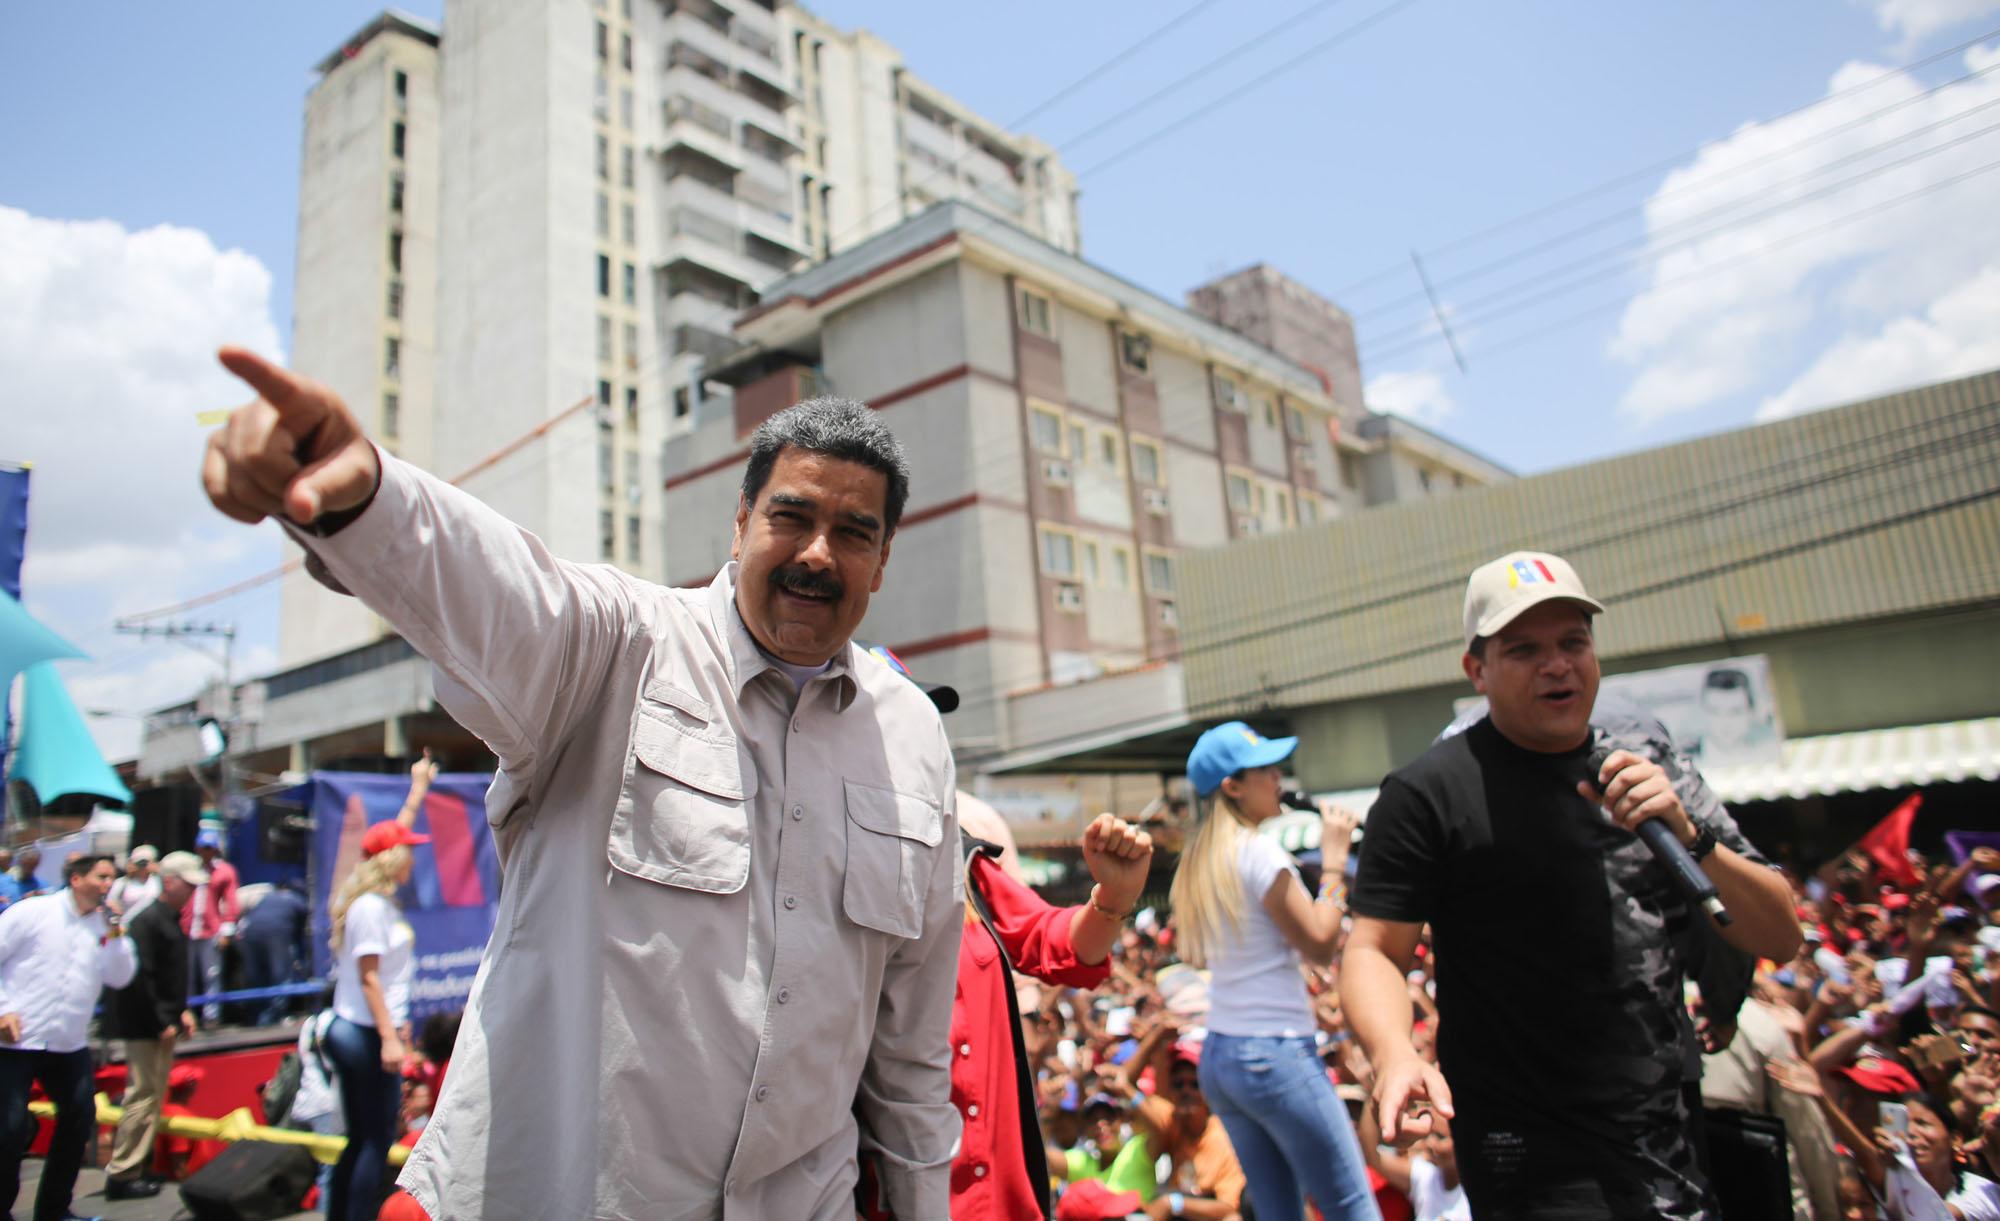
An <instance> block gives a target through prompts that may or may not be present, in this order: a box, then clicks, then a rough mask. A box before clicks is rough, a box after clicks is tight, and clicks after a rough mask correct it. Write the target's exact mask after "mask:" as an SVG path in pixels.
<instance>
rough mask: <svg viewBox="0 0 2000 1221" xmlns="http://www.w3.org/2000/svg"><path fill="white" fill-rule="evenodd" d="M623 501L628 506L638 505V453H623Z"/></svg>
mask: <svg viewBox="0 0 2000 1221" xmlns="http://www.w3.org/2000/svg"><path fill="white" fill-rule="evenodd" d="M625 500H626V502H627V503H629V504H638V503H639V451H638V450H636V449H628V450H626V451H625Z"/></svg>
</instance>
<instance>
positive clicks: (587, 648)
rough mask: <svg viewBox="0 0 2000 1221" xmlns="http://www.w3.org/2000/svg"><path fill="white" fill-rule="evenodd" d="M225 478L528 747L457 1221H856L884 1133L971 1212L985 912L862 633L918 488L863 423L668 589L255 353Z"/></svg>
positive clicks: (909, 1202)
mask: <svg viewBox="0 0 2000 1221" xmlns="http://www.w3.org/2000/svg"><path fill="white" fill-rule="evenodd" d="M222 360H223V363H224V364H225V365H226V366H227V367H228V368H229V369H230V370H231V371H232V372H234V373H236V374H237V375H238V376H240V377H242V378H243V379H244V380H245V381H246V382H248V383H249V384H250V385H251V387H252V388H253V389H255V390H256V391H257V393H258V395H259V396H260V397H259V398H258V400H257V401H256V402H253V403H251V404H250V405H249V406H247V407H244V408H242V409H240V410H238V411H236V412H235V413H234V414H233V415H232V416H231V418H230V420H229V422H228V424H226V425H225V426H224V427H223V428H222V429H221V430H220V431H219V432H217V433H216V435H215V436H214V437H213V438H211V440H210V443H209V448H208V453H207V455H206V458H205V464H204V470H203V481H204V484H205V486H206V488H207V490H208V493H209V496H210V498H211V499H212V500H213V501H214V503H215V505H216V507H217V508H219V509H221V510H222V511H223V512H224V513H226V514H228V515H230V516H232V517H235V518H237V519H238V520H242V521H256V520H259V519H261V518H263V517H267V516H268V517H278V518H280V520H282V521H284V522H285V523H286V524H287V526H288V527H289V528H290V529H291V530H292V532H293V533H294V535H295V536H296V537H298V538H299V539H300V540H301V542H303V543H304V545H305V546H306V547H307V549H308V552H309V554H310V557H311V561H312V563H313V565H314V567H315V568H316V569H319V570H323V572H324V574H325V576H324V578H323V579H326V580H327V581H328V583H329V584H333V585H335V586H336V587H341V588H344V589H346V590H351V591H353V592H354V593H355V594H356V595H358V596H359V597H360V598H361V599H362V600H363V601H364V602H366V603H367V604H368V605H369V607H370V608H372V609H373V610H375V611H376V612H377V613H378V614H380V615H381V616H382V617H383V618H384V619H386V620H388V622H389V623H390V624H392V625H393V626H394V627H395V628H396V629H397V630H398V631H400V632H401V633H402V634H403V635H404V636H405V637H406V638H408V639H409V640H410V642H411V643H412V644H413V645H415V646H416V647H417V649H418V650H420V651H421V652H422V653H423V654H424V655H425V656H426V657H428V658H430V659H431V661H432V663H433V665H434V666H435V667H436V671H437V693H438V699H439V702H440V703H442V704H444V705H445V707H446V708H447V709H449V710H450V712H451V713H452V715H453V716H455V717H457V718H458V720H459V721H460V722H461V723H463V724H465V725H466V726H468V727H469V728H471V729H473V730H475V731H476V732H477V733H479V735H480V736H481V737H482V738H484V739H485V741H486V742H487V743H488V744H489V745H490V746H491V747H492V749H493V751H494V753H495V754H496V755H497V756H498V758H499V760H500V768H499V772H498V774H497V775H496V776H495V777H494V781H493V787H492V789H491V791H490V792H489V794H488V796H487V807H486V808H487V815H488V817H489V819H491V821H492V822H493V824H494V826H495V828H496V835H497V838H498V840H499V843H500V849H501V853H502V861H503V864H504V867H505V884H504V886H503V888H502V895H501V903H500V911H499V916H498V919H497V922H496V924H495V927H494V931H493V937H492V940H491V942H490V943H489V945H488V947H487V953H486V957H485V960H484V962H483V963H482V964H481V966H480V971H479V977H478V980H477V982H476V983H475V984H474V987H473V991H472V996H471V999H470V1002H469V1004H468V1006H467V1009H466V1014H465V1023H464V1026H463V1027H462V1028H461V1031H460V1034H459V1040H458V1046H457V1050H456V1053H455V1054H454V1056H453V1058H452V1067H451V1074H450V1076H449V1077H448V1078H447V1081H446V1084H445V1088H444V1096H443V1097H442V1098H441V1099H440V1100H439V1103H438V1107H437V1112H436V1115H435V1117H434V1118H433V1119H432V1120H431V1122H430V1124H429V1126H428V1127H426V1128H425V1130H424V1135H423V1139H422V1140H421V1141H420V1142H419V1143H418V1144H417V1147H416V1149H415V1151H414V1152H413V1153H412V1155H411V1157H410V1161H409V1164H408V1166H407V1168H406V1169H405V1170H404V1172H403V1175H402V1179H401V1182H402V1185H403V1186H404V1188H405V1189H407V1190H408V1191H409V1192H410V1194H411V1195H412V1196H414V1197H415V1198H416V1200H417V1202H418V1203H420V1204H421V1205H422V1206H423V1207H424V1209H425V1210H426V1211H427V1212H428V1213H429V1214H430V1215H431V1216H432V1217H434V1218H438V1219H439V1221H444V1219H445V1218H450V1219H452V1221H460V1219H462V1218H479V1217H487V1218H523V1219H528V1218H533V1219H536V1221H540V1219H543V1218H557V1217H560V1218H572V1217H602V1218H632V1219H634V1221H637V1219H641V1218H643V1219H645V1221H683V1219H685V1221H695V1219H697V1218H699V1219H703V1221H706V1219H710V1218H722V1219H724V1221H738V1219H742V1221H807V1219H809V1221H826V1219H829V1218H838V1219H840V1221H849V1219H851V1218H852V1217H853V1215H854V1208H853V1185H854V1182H855V1177H856V1168H855V1163H854V1156H855V1149H856V1147H857V1145H858V1146H859V1147H860V1148H861V1149H862V1150H863V1151H864V1154H865V1155H869V1156H873V1157H875V1158H876V1159H878V1161H879V1165H880V1169H881V1176H880V1177H881V1179H882V1181H883V1184H884V1186H885V1188H886V1191H887V1195H888V1200H889V1204H890V1206H891V1208H892V1209H893V1211H894V1214H895V1216H896V1217H897V1218H898V1219H899V1221H943V1219H944V1218H945V1216H946V1211H947V1196H948V1190H949V1183H948V1174H949V1169H950V1164H951V1157H952V1147H953V1144H954V1143H955V1141H956V1139H957V1136H958V1118H957V1114H956V1112H955V1111H954V1110H953V1108H952V1105H951V1101H950V1076H949V1063H948V1046H947V1043H948V1038H947V1036H948V1030H949V1025H950V1020H951V1002H952V985H953V977H954V972H955V970H956V966H957V961H958V938H959V929H960V926H961V924H962V919H961V907H962V902H961V894H960V891H959V889H958V887H959V877H960V874H959V869H958V854H957V845H958V829H957V826H956V822H957V818H956V813H955V810H954V804H953V799H952V794H953V791H954V775H953V769H952V759H951V752H950V749H949V747H948V746H947V744H946V741H945V735H944V728H943V724H942V722H941V721H940V720H939V718H938V714H937V711H936V709H935V708H934V707H933V706H932V705H931V702H930V701H929V700H928V699H927V698H926V697H925V695H924V693H923V692H922V691H921V690H920V689H918V688H917V687H916V686H915V685H914V684H912V683H910V682H909V681H907V680H906V679H904V678H903V677H901V676H900V675H898V674H896V673H895V672H893V671H892V670H890V669H888V668H887V667H885V666H881V665H878V664H876V663H875V662H874V661H872V660H868V659H863V658H861V656H860V653H859V650H858V649H857V648H856V647H855V646H853V645H852V644H851V643H850V642H849V637H850V635H851V634H852V632H853V630H854V628H855V626H856V625H857V624H859V622H860V621H861V617H862V615H863V613H864V612H865V611H866V610H867V606H868V598H869V595H870V594H872V593H874V592H875V591H876V590H878V589H880V588H881V584H882V574H883V569H884V566H885V564H886V563H887V561H888V558H889V549H890V540H891V537H892V536H893V534H894V532H895V528H896V522H897V518H898V516H899V515H900V513H901V512H902V508H903V503H904V500H905V498H906V496H907V491H908V479H909V477H908V471H907V467H906V465H905V463H904V460H903V457H902V451H901V448H900V447H899V446H898V445H897V443H896V441H895V439H894V438H893V437H892V436H890V435H889V433H888V430H887V429H885V428H884V427H883V426H882V425H881V423H880V422H879V421H878V420H877V419H875V418H874V416H873V415H872V413H870V412H869V411H867V409H866V408H863V407H861V406H860V405H858V404H853V403H847V402H843V401H839V400H815V401H813V402H809V403H805V404H801V405H800V406H798V407H795V408H793V409H791V410H790V411H786V412H783V413H781V414H779V415H777V416H775V417H773V418H772V419H771V420H769V421H767V422H766V423H765V424H764V425H763V426H762V427H761V428H759V429H758V431H757V435H756V437H755V439H754V440H753V442H752V448H751V457H750V461H749V465H748V469H747V471H746V475H745V479H744V487H743V497H742V500H741V502H740V504H739V507H738V510H737V514H736V535H735V546H734V555H735V558H736V561H737V562H735V563H732V564H731V565H730V566H729V567H727V568H726V569H724V570H723V572H722V573H721V574H720V575H718V576H717V577H716V578H715V580H714V582H713V583H712V584H710V585H709V586H708V587H707V588H706V589H695V590H679V589H667V588H664V587H661V586H657V585H653V584H650V583H648V582H645V581H642V580H639V579H637V578H634V577H632V576H630V575H628V574H625V573H623V572H620V571H618V570H616V569H613V568H611V567H608V566H598V565H579V564H572V563H569V562H567V561H563V560H559V559H557V558H556V557H554V556H552V555H550V554H549V553H548V551H547V549H546V548H544V547H543V546H542V544H541V542H540V541H539V540H537V539H536V538H535V537H534V536H533V535H531V534H528V533H527V532H526V531H523V530H521V529H520V528H519V527H517V526H515V525H513V524H512V523H510V522H508V521H507V520H506V519H504V518H502V517H501V516H500V515H499V514H497V513H495V512H493V511H492V510H490V509H488V508H487V507H486V506H484V505H483V504H481V503H480V502H478V501H476V500H474V499H473V498H472V497H470V496H468V495H465V494H464V493H461V492H459V491H457V490H455V489H453V488H451V487H449V486H447V485H445V484H443V483H441V482H439V481H438V480H436V479H433V478H431V477H430V476H428V475H426V474H424V473H423V472H421V471H419V470H417V469H416V468H414V467H411V466H409V465H407V464H405V463H402V462H399V461H397V460H396V459H394V458H391V457H387V456H384V455H382V454H380V453H379V452H378V451H377V450H376V449H375V447H374V446H373V445H372V444H370V443H369V442H368V440H367V438H366V437H364V436H363V435H362V433H361V430H360V428H359V426H358V425H357V423H356V422H355V420H354V417H353V416H352V415H351V414H350V413H349V412H348V410H347V409H346V407H345V406H344V405H343V404H342V403H341V402H340V400H339V399H338V397H337V396H335V395H334V394H333V393H332V392H331V391H329V390H327V389H326V388H325V387H323V386H321V385H319V384H317V383H315V382H312V381H309V380H307V379H304V378H300V377H296V376H294V375H292V374H290V373H287V372H285V371H284V370H281V369H278V368H276V367H275V366H273V365H271V364H269V363H267V362H265V361H263V360H261V359H259V358H257V357H256V356H253V355H251V354H250V353H248V352H244V351H241V350H238V349H224V351H223V353H222Z"/></svg>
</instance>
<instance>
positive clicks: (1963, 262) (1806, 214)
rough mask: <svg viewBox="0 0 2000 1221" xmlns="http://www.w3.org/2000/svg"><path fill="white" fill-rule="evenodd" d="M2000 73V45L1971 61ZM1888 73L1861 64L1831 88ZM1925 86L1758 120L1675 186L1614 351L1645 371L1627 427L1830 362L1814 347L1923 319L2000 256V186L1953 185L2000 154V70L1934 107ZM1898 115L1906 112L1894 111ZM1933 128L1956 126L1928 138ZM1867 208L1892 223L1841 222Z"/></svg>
mask: <svg viewBox="0 0 2000 1221" xmlns="http://www.w3.org/2000/svg"><path fill="white" fill-rule="evenodd" d="M1995 62H2000V48H1996V49H1992V50H1975V51H1973V52H1971V53H1968V54H1967V56H1966V63H1967V65H1968V66H1969V67H1971V68H1973V69H1980V68H1985V67H1988V66H1990V65H1992V64H1994V63H1995ZM1884 72H1885V69H1884V68H1882V67H1880V66H1876V65H1871V64H1861V63H1851V64H1848V65H1846V66H1844V67H1842V68H1841V69H1840V70H1839V71H1838V72H1836V73H1835V74H1834V75H1833V78H1832V80H1831V82H1830V83H1829V85H1828V89H1827V92H1828V94H1829V95H1832V94H1839V93H1843V92H1845V91H1847V90H1849V89H1852V88H1854V87H1855V86H1857V85H1860V84H1863V83H1864V82H1868V81H1872V80H1876V79H1877V78H1883V74H1884ZM1925 88H1926V86H1924V85H1923V84H1921V83H1919V82H1918V81H1917V80H1915V79H1913V78H1911V77H1909V76H1907V75H1904V74H1900V73H1896V74H1893V75H1890V76H1888V77H1886V78H1883V79H1882V80H1881V83H1879V84H1876V85H1874V86H1872V87H1870V88H1868V89H1865V90H1862V91H1860V92H1857V93H1854V94H1852V95H1851V96H1845V97H1839V98H1836V99H1833V100H1830V101H1828V102H1826V103H1825V104H1824V105H1821V106H1818V107H1815V108H1813V109H1811V110H1808V111H1805V112H1802V113H1797V114H1793V115H1791V116H1788V117H1785V118H1782V119H1778V120H1775V121H1772V122H1769V123H1750V124H1745V125H1744V126H1742V127H1740V128H1738V129H1737V130H1736V131H1735V132H1733V133H1731V134H1730V135H1729V136H1728V137H1726V138H1724V139H1722V140H1718V141H1716V142H1715V143H1713V144H1710V145H1709V146H1707V147H1706V148H1704V149H1703V150H1702V151H1701V152H1700V153H1699V154H1697V155H1696V157H1695V158H1694V160H1693V161H1691V162H1690V163H1689V164H1687V165H1685V166H1683V167H1681V168H1679V169H1677V170H1675V171H1674V172H1673V173H1671V174H1669V175H1668V176H1667V178H1666V180H1665V181H1664V182H1662V183H1661V184H1660V187H1659V189H1658V190H1657V191H1656V192H1655V193H1654V194H1653V196H1652V197H1651V198H1650V199H1649V200H1648V201H1647V204H1646V226H1647V234H1648V237H1649V239H1650V256H1649V258H1648V259H1647V260H1646V261H1645V263H1644V265H1643V266H1644V275H1645V279H1646V286H1645V287H1644V288H1643V289H1642V290H1641V291H1640V292H1639V293H1638V294H1637V295H1636V296H1635V297H1634V299H1633V300H1632V302H1631V303H1630V304H1629V305H1628V306H1627V307H1626V310H1625V313H1624V316H1623V318H1622V319H1621V321H1620V324H1619V328H1618V332H1617V335H1616V336H1615V337H1614V338H1613V339H1612V341H1611V343H1610V346H1609V351H1610V355H1611V356H1612V357H1613V358H1615V359H1617V360H1619V361H1622V362H1624V363H1626V364H1628V365H1630V366H1632V367H1633V369H1634V375H1633V380H1632V383H1631V385H1630V386H1629V387H1628V389H1627V390H1626V393H1625V395H1624V397H1623V399H1622V400H1621V402H1620V404H1619V406H1620V410H1621V412H1622V413H1623V414H1624V415H1625V416H1626V418H1627V419H1630V420H1632V421H1634V422H1636V423H1639V424H1642V425H1643V424H1649V423H1652V422H1654V421H1657V420H1659V419H1662V418H1664V417H1667V416H1671V415H1674V414H1677V413H1680V412H1684V411H1690V410H1694V409H1697V408H1701V407H1706V406H1710V405H1712V404H1715V403H1717V402H1720V401H1726V400H1727V399H1729V398H1730V397H1731V396H1735V395H1741V394H1743V393H1745V392H1746V391H1751V390H1754V389H1756V388H1757V387H1758V386H1759V385H1760V384H1763V385H1768V384H1770V382H1771V380H1772V379H1775V378H1777V377H1780V376H1782V375H1783V373H1784V371H1785V370H1786V369H1787V368H1788V367H1791V368H1795V367H1797V365H1798V363H1800V358H1801V356H1802V355H1803V356H1804V358H1805V360H1806V361H1810V360H1811V359H1812V358H1813V356H1814V355H1815V354H1814V353H1812V352H1811V351H1810V350H1808V351H1805V352H1803V353H1801V352H1800V350H1799V349H1800V347H1801V345H1804V344H1808V343H1809V342H1811V341H1812V340H1813V339H1814V338H1815V337H1819V338H1822V339H1823V337H1824V336H1825V335H1826V334H1828V333H1831V334H1835V335H1838V334H1843V333H1853V332H1857V331H1859V332H1865V331H1870V330H1874V329H1877V328H1879V327H1880V326H1882V325H1883V324H1885V323H1886V322H1887V321H1888V320H1889V319H1891V318H1894V317H1897V316H1898V315H1900V314H1906V313H1911V312H1917V313H1921V312H1923V311H1925V310H1927V309H1928V308H1929V307H1930V306H1931V304H1932V303H1933V302H1935V301H1937V300H1938V299H1939V298H1940V297H1941V295H1942V294H1944V293H1946V292H1947V291H1949V290H1951V289H1952V288H1954V287H1955V286H1957V285H1959V284H1960V283H1961V282H1963V280H1964V278H1965V274H1966V269H1967V268H1968V267H1979V266H1983V265H1985V264H1986V263H1988V262H1990V261H1993V260H1996V259H2000V226H1995V225H1993V224H1992V223H1991V215H1990V214H1991V206H1992V199H1993V191H1994V189H1995V182H1996V181H2000V175H1996V174H1988V175H1985V176H1981V177H1975V178H1971V179H1968V180H1966V181H1964V182H1962V183H1957V184H1952V185H1941V184H1944V183H1945V182H1946V180H1948V179H1952V178H1955V177H1957V176H1960V175H1964V174H1967V173H1968V172H1971V171H1975V170H1979V169H1981V168H1982V167H1985V166H1988V165H1990V164H1991V163H1992V162H1994V160H1995V159H1996V157H2000V127H1996V122H2000V73H1994V74H1992V75H1989V76H1986V77H1981V78H1977V79H1974V80H1968V81H1964V82H1961V83H1959V84H1956V85H1952V86H1950V87H1949V88H1945V89H1941V90H1939V91H1938V92H1936V93H1934V94H1931V95H1929V96H1927V97H1926V96H1922V95H1923V93H1924V90H1925ZM1894 103H1903V104H1902V105H1900V106H1898V107H1897V108H1896V109H1895V110H1893V111H1891V112H1889V113H1886V114H1877V113H1876V112H1878V111H1882V110H1884V109H1885V108H1887V107H1889V106H1891V105H1892V104H1894ZM1989 104H1994V105H1993V107H1992V108H1989V109H1984V110H1978V111H1976V112H1974V108H1977V107H1983V106H1988V105H1989ZM1960 116H1963V117H1960ZM1848 124H1852V125H1853V126H1852V128H1851V129H1850V130H1837V129H1839V128H1841V127H1843V126H1845V125H1848ZM1932 125H1939V126H1937V127H1936V129H1935V130H1922V129H1926V128H1930V127H1932ZM1987 128H1994V130H1990V131H1986V130H1983V129H1987ZM1961 138H1965V139H1964V140H1963V142H1962V143H1958V144H1956V145H1953V146H1951V147H1948V148H1947V147H1944V146H1946V145H1948V144H1950V143H1951V142H1952V141H1956V140H1960V139H1961ZM1807 140H1811V141H1812V143H1810V144H1809V145H1806V146H1805V147H1798V146H1799V145H1800V142H1802V141H1807ZM1937 148H1943V151H1940V152H1937V153H1935V154H1934V155H1931V156H1927V157H1924V158H1922V159H1920V160H1915V161H1911V162H1909V163H1908V164H1903V165H1898V166H1895V167H1894V168H1883V167H1886V166H1889V165H1890V163H1892V162H1895V161H1897V160H1899V159H1901V158H1904V157H1908V156H1909V155H1911V154H1913V153H1917V152H1920V151H1924V150H1929V149H1937ZM1836 163H1837V164H1836ZM1878 169H1880V170H1881V171H1882V172H1880V173H1879V174H1877V175H1875V176H1873V177H1868V178H1865V179H1862V180H1860V181H1856V182H1854V184H1853V185H1852V186H1848V187H1844V188H1841V189H1837V190H1828V188H1830V187H1832V186H1833V185H1834V184H1837V183H1840V182H1843V181H1846V180H1848V179H1851V178H1857V177H1858V176H1860V175H1862V174H1865V173H1867V172H1869V171H1872V170H1878ZM1721 175H1727V177H1726V178H1723V179H1721V180H1720V181H1717V179H1718V176H1721ZM1702 184H1706V185H1702ZM1933 187H1935V188H1936V189H1935V190H1931V191H1930V193H1928V194H1923V195H1920V196H1919V197H1916V198H1912V199H1910V200H1908V201H1907V202H1900V203H1895V202H1892V201H1896V200H1898V199H1899V198H1900V197H1903V196H1906V195H1911V194H1912V193H1915V192H1921V191H1925V190H1927V189H1929V188H1933ZM1822 191H1825V192H1827V193H1826V194H1824V195H1821V196H1819V197H1816V198H1815V197H1813V196H1815V194H1816V193H1818V192H1822ZM1781 204H1784V205H1789V206H1785V207H1783V208H1779V207H1778V205H1781ZM1867 209H1879V210H1877V211H1874V212H1873V213H1872V214H1870V215H1868V216H1866V217H1863V218H1860V219H1857V220H1853V221H1847V222H1845V223H1837V222H1842V220H1843V218H1845V217H1848V216H1850V215H1852V214H1855V213H1858V212H1862V211H1864V210H1867ZM1766 211H1769V212H1770V215H1763V213H1765V212H1766ZM1941 376H1944V375H1943V374H1941V373H1935V374H1930V373H1927V374H1924V375H1922V376H1920V377H1919V378H1918V380H1924V381H1929V380H1935V379H1936V378H1937V377H1941Z"/></svg>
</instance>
